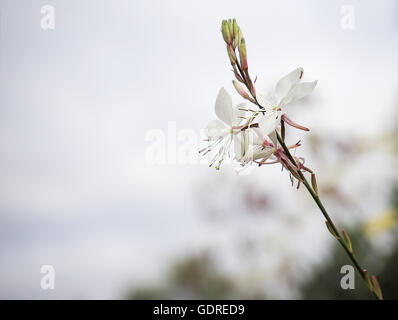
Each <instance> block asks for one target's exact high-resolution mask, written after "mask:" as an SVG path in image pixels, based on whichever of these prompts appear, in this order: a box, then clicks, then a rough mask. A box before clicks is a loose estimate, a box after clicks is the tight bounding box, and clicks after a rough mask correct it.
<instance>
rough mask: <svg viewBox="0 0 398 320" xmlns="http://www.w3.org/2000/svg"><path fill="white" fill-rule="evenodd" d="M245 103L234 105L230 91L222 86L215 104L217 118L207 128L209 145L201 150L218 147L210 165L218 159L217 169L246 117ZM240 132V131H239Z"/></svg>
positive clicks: (207, 150) (208, 150)
mask: <svg viewBox="0 0 398 320" xmlns="http://www.w3.org/2000/svg"><path fill="white" fill-rule="evenodd" d="M244 106H245V104H244V103H241V104H238V105H236V106H235V107H232V97H231V96H230V95H229V94H228V92H227V91H226V90H225V89H224V88H221V89H220V91H219V92H218V96H217V99H216V104H215V112H216V115H217V117H218V119H217V120H212V121H211V122H210V123H209V124H208V125H207V127H206V129H205V134H206V135H207V137H208V138H209V142H210V144H209V146H208V147H207V148H205V149H203V150H201V151H206V152H205V153H207V152H210V151H211V150H212V149H213V148H214V147H216V146H217V147H218V148H219V149H218V152H217V154H216V155H215V156H214V158H213V159H212V160H211V162H210V166H211V165H213V163H214V162H215V161H217V160H218V165H217V167H216V168H217V169H218V168H219V166H220V164H221V163H222V161H223V160H224V158H225V157H226V155H227V154H229V149H230V145H231V142H232V139H233V135H234V129H236V130H239V125H240V123H241V122H242V120H243V119H244V115H245V113H246V112H245V111H244V110H241V109H242V108H243V107H244ZM238 132H239V131H238Z"/></svg>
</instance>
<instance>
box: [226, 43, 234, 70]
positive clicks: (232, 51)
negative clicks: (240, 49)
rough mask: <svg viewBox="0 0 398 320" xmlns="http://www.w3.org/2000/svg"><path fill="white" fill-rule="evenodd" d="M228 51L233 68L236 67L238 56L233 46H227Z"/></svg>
mask: <svg viewBox="0 0 398 320" xmlns="http://www.w3.org/2000/svg"><path fill="white" fill-rule="evenodd" d="M227 51H228V57H229V60H230V61H231V64H232V66H234V65H235V64H236V55H235V51H234V48H233V47H232V45H231V44H227Z"/></svg>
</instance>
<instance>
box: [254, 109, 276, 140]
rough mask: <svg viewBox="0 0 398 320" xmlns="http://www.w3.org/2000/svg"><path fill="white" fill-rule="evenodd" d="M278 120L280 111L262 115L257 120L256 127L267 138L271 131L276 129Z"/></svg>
mask: <svg viewBox="0 0 398 320" xmlns="http://www.w3.org/2000/svg"><path fill="white" fill-rule="evenodd" d="M280 120H281V113H280V111H273V112H270V113H268V114H267V113H266V114H265V115H263V116H262V117H261V118H260V119H259V121H258V125H259V128H260V130H261V131H262V133H263V134H264V135H266V136H267V135H269V134H270V133H272V131H275V129H276V128H277V127H278V125H279V123H280Z"/></svg>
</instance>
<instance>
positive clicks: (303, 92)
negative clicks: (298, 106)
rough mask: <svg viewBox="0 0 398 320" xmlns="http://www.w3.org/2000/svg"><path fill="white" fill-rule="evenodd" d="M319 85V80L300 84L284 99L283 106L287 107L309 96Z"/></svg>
mask: <svg viewBox="0 0 398 320" xmlns="http://www.w3.org/2000/svg"><path fill="white" fill-rule="evenodd" d="M317 83H318V81H317V80H315V81H313V82H302V83H298V84H297V85H296V86H295V87H294V88H293V89H292V90H291V91H290V92H289V94H288V95H287V96H286V97H285V98H284V99H282V101H281V106H282V105H283V106H285V105H287V104H289V103H292V102H294V101H297V100H299V99H301V98H303V97H305V96H307V95H309V94H310V93H311V92H312V90H314V88H315V86H316V84H317Z"/></svg>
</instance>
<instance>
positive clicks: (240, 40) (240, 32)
mask: <svg viewBox="0 0 398 320" xmlns="http://www.w3.org/2000/svg"><path fill="white" fill-rule="evenodd" d="M242 39H243V34H242V31H241V30H240V28H239V30H238V46H240V43H241V42H242Z"/></svg>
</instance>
